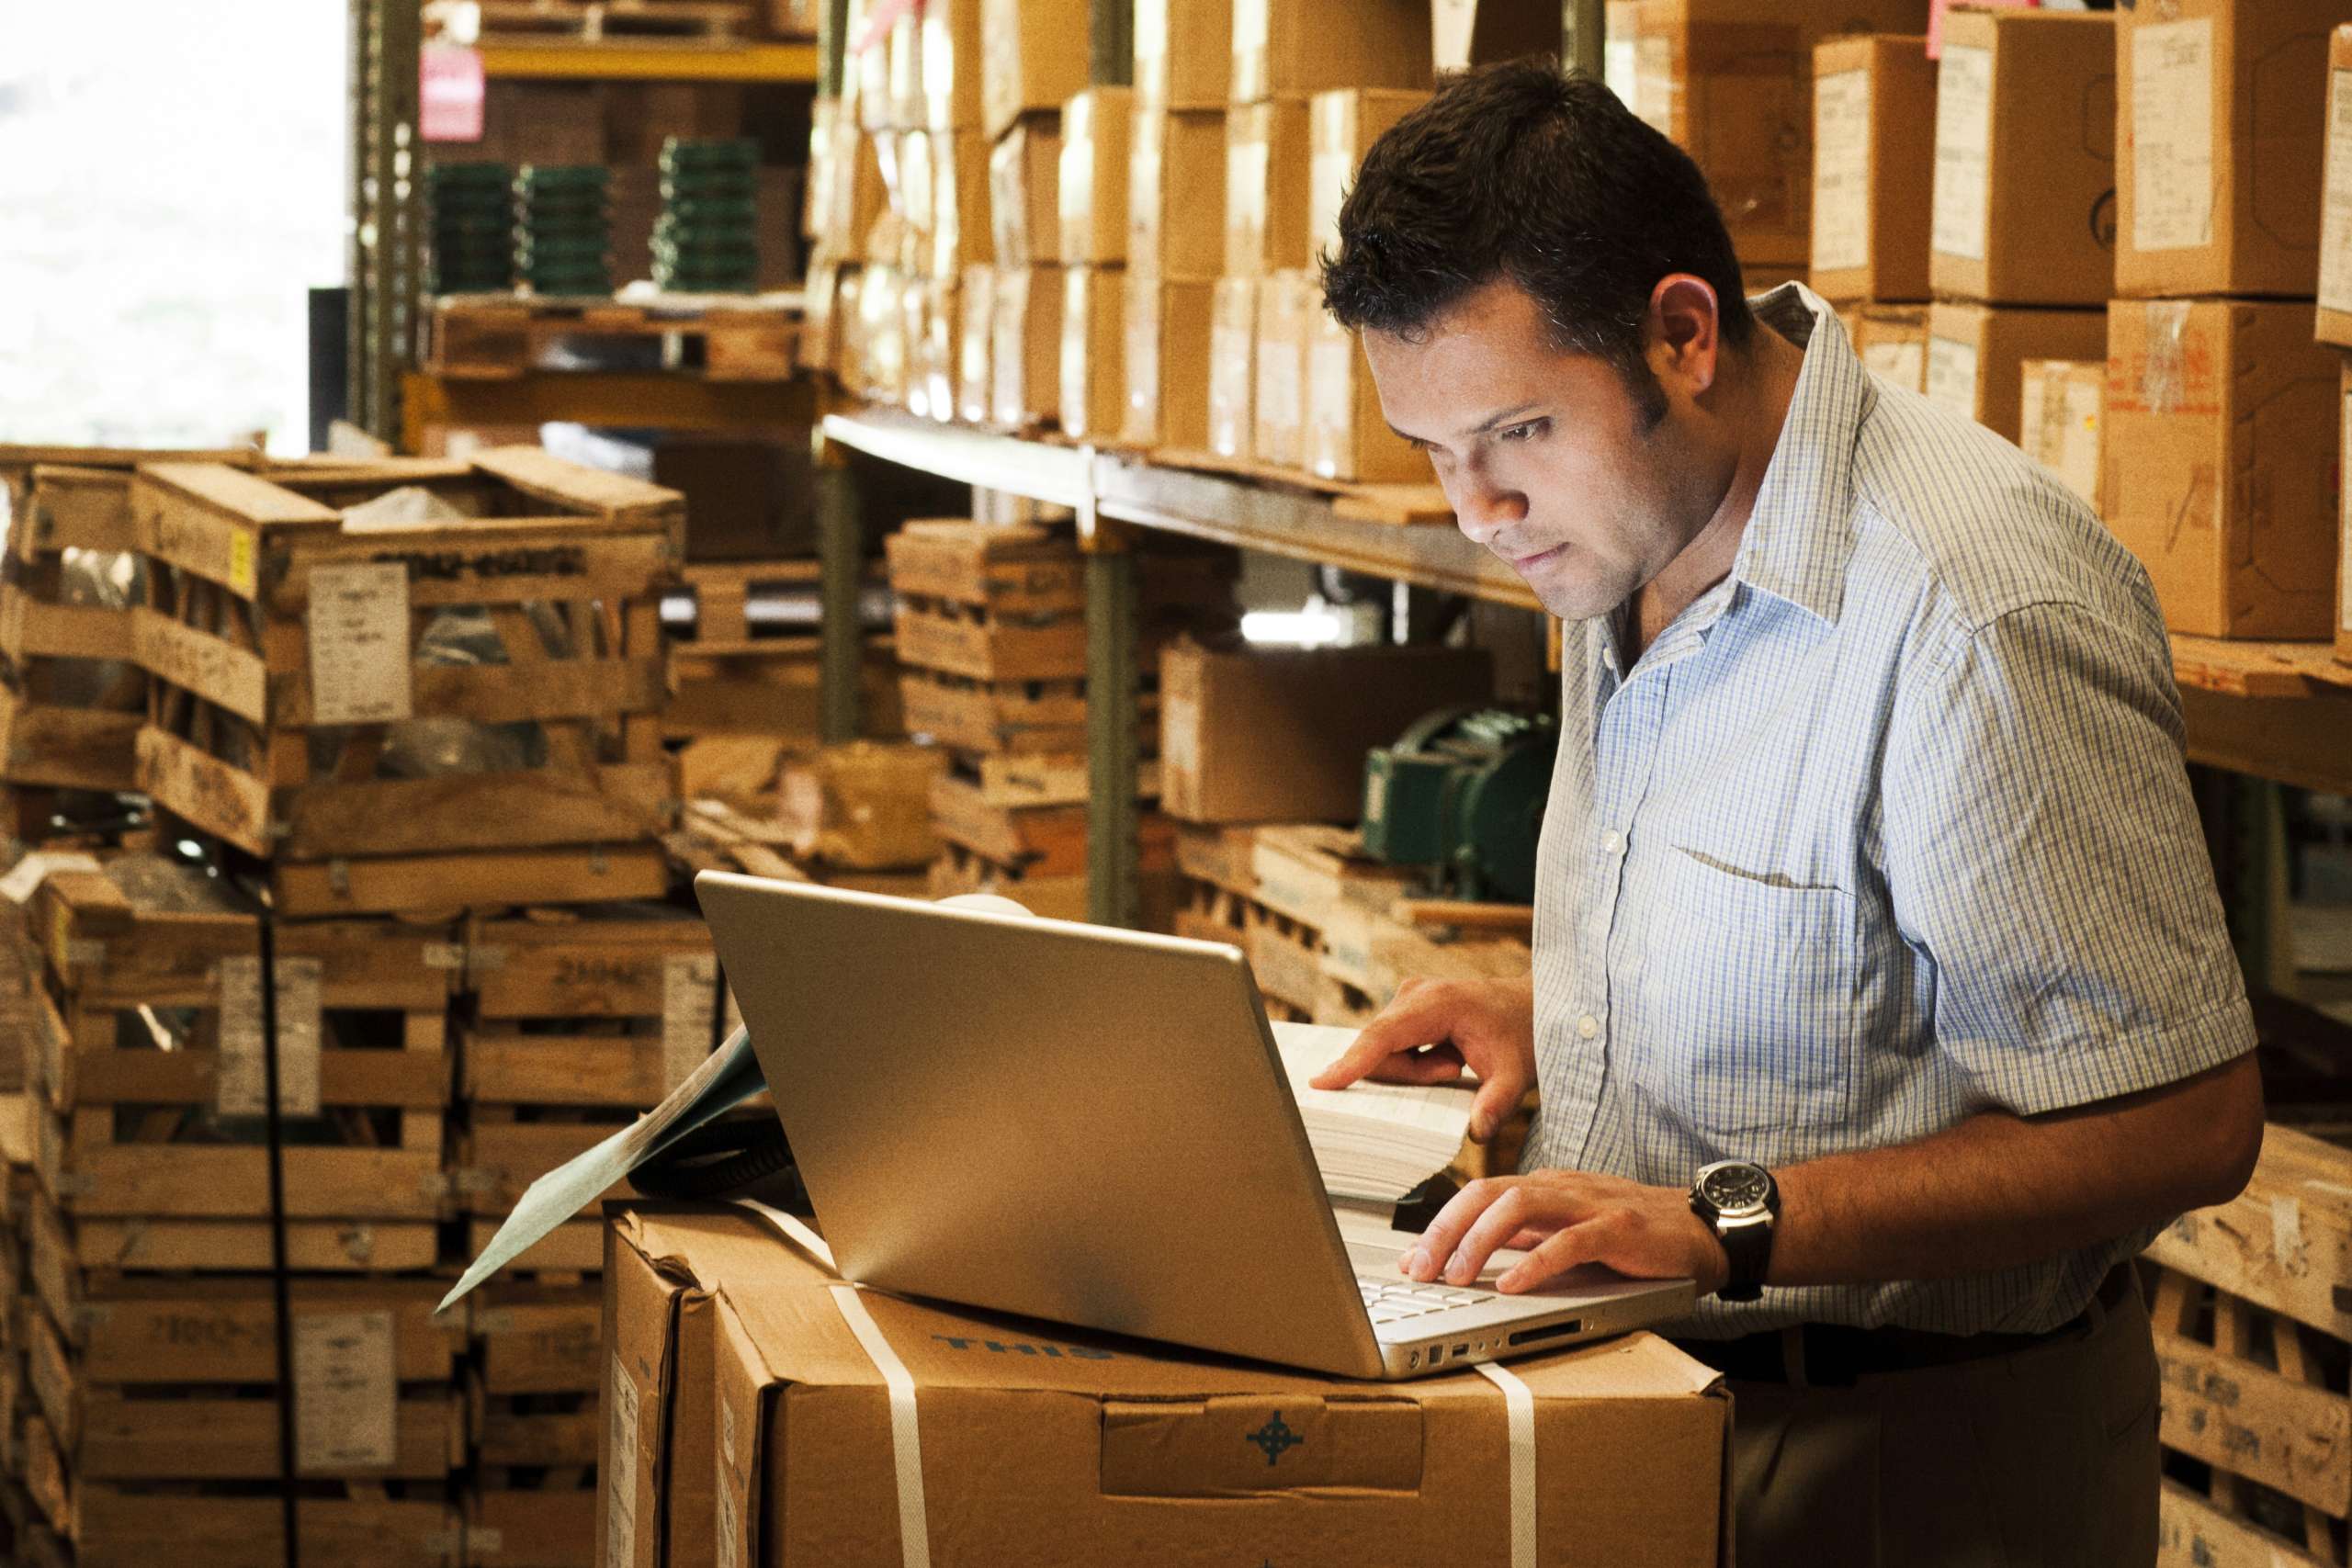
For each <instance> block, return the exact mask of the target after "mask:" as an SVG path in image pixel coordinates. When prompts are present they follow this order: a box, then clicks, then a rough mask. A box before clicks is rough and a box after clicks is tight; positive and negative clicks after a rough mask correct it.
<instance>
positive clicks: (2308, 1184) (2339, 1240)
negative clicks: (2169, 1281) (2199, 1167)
mask: <svg viewBox="0 0 2352 1568" xmlns="http://www.w3.org/2000/svg"><path fill="white" fill-rule="evenodd" d="M2147 1255H2148V1257H2149V1258H2152V1259H2154V1261H2155V1262H2157V1263H2160V1264H2162V1265H2164V1266H2165V1268H2167V1269H2178V1270H2180V1271H2181V1272H2182V1273H2184V1274H2187V1275H2188V1276H2189V1277H2190V1278H2192V1279H2197V1280H2203V1281H2205V1282H2206V1283H2207V1284H2210V1285H2214V1286H2218V1287H2219V1288H2220V1289H2222V1290H2223V1291H2225V1292H2229V1293H2230V1294H2231V1295H2233V1296H2236V1297H2238V1298H2239V1299H2241V1300H2243V1301H2246V1302H2250V1303H2253V1304H2255V1305H2256V1306H2259V1307H2262V1308H2264V1309H2266V1310H2267V1311H2270V1312H2275V1313H2278V1314H2282V1315H2284V1316H2287V1317H2290V1318H2292V1319H2294V1320H2295V1321H2296V1322H2298V1323H2305V1324H2309V1325H2311V1326H2312V1327H2313V1328H2316V1329H2319V1330H2320V1331H2322V1332H2323V1333H2325V1334H2329V1335H2332V1336H2334V1337H2336V1338H2338V1339H2352V1151H2346V1150H2344V1149H2339V1148H2337V1147H2335V1146H2334V1145H2330V1144H2324V1143H2322V1142H2321V1141H2320V1140H2318V1139H2317V1138H2313V1137H2311V1136H2309V1135H2308V1134H2302V1133H2299V1132H2296V1131H2295V1130H2294V1129H2293V1128H2290V1127H2283V1126H2280V1125H2278V1124H2277V1123H2275V1122H2274V1123H2272V1124H2271V1125H2269V1126H2268V1127H2267V1128H2265V1129H2264V1132H2263V1140H2262V1157H2261V1159H2260V1161H2259V1162H2258V1163H2257V1164H2256V1168H2255V1172H2254V1178H2253V1179H2252V1180H2251V1181H2249V1182H2248V1183H2247V1185H2246V1188H2245V1191H2243V1192H2241V1193H2240V1194H2239V1195H2238V1196H2237V1197H2236V1198H2234V1199H2233V1200H2231V1201H2229V1202H2227V1203H2224V1204H2222V1205H2221V1206H2220V1207H2219V1208H2213V1209H2199V1210H2198V1211H2197V1212H2196V1213H2190V1214H2185V1215H2183V1216H2182V1217H2181V1218H2180V1219H2178V1220H2177V1221H2175V1222H2174V1223H2173V1224H2172V1225H2171V1226H2169V1227H2168V1228H2167V1229H2166V1230H2165V1233H2164V1234H2163V1235H2159V1236H2158V1237H2157V1238H2156V1239H2155V1241H2154V1244H2153V1245H2151V1246H2150V1247H2149V1248H2148V1254H2147Z"/></svg>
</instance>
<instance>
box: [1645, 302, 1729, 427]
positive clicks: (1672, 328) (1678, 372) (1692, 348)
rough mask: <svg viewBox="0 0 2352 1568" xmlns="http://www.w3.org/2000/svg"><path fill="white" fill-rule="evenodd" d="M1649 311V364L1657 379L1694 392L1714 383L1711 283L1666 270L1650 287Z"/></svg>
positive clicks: (1718, 327) (1718, 306)
mask: <svg viewBox="0 0 2352 1568" xmlns="http://www.w3.org/2000/svg"><path fill="white" fill-rule="evenodd" d="M1649 317H1650V319H1649V337H1650V368H1651V369H1652V370H1653V371H1655V372H1656V373H1657V378H1658V380H1659V381H1660V382H1662V383H1663V384H1665V385H1667V386H1669V387H1679V388H1680V389H1682V390H1683V392H1684V394H1685V395H1687V396H1689V397H1693V398H1695V397H1698V396H1699V395H1700V394H1702V393H1703V392H1705V391H1706V390H1707V389H1709V388H1710V387H1713V385H1714V384H1715V362H1716V358H1717V355H1719V354H1720V352H1721V350H1722V347H1723V317H1722V302H1721V301H1720V300H1719V299H1716V297H1715V289H1714V286H1713V284H1711V283H1709V282H1708V281H1707V280H1706V279H1705V278H1703V277H1697V276H1692V275H1691V274H1690V273H1687V272H1676V273H1668V275H1667V276H1664V277H1662V278H1659V279H1658V282H1657V288H1653V289H1652V290H1650V311H1649Z"/></svg>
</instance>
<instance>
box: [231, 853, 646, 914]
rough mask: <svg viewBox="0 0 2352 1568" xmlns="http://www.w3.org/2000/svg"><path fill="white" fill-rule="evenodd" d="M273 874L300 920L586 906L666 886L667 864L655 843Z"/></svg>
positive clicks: (317, 866)
mask: <svg viewBox="0 0 2352 1568" xmlns="http://www.w3.org/2000/svg"><path fill="white" fill-rule="evenodd" d="M270 879H271V886H272V888H273V890H274V894H275V897H276V899H277V908H278V909H279V911H280V912H281V913H284V914H287V915H291V916H295V917H298V918H300V917H309V916H315V915H348V914H358V913H365V912H369V911H381V912H393V911H410V910H441V909H464V908H481V907H485V906H503V905H510V904H587V903H597V902H602V901H605V900H607V899H626V898H659V897H662V895H663V894H664V893H665V892H667V891H668V890H669V868H668V866H667V865H666V864H665V863H664V862H663V860H662V850H661V848H660V846H659V845H658V844H651V843H647V844H624V845H616V846H612V847H604V848H593V849H568V848H567V849H547V850H509V851H498V850H474V851H469V852H466V853H463V854H442V855H394V856H383V857H377V858H370V859H357V860H349V861H338V862H332V863H281V864H278V865H276V866H274V867H272V868H271V872H270Z"/></svg>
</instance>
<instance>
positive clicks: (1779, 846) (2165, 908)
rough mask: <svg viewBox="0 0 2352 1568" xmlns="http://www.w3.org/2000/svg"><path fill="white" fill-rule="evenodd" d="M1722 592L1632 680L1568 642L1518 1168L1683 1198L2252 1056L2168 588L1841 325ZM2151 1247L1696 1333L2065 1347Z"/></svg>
mask: <svg viewBox="0 0 2352 1568" xmlns="http://www.w3.org/2000/svg"><path fill="white" fill-rule="evenodd" d="M1754 305H1755V309H1756V310H1757V311H1758V315H1759V316H1760V317H1761V318H1762V320H1763V321H1765V323H1766V324H1767V325H1769V326H1770V327H1771V328H1773V329H1775V330H1777V331H1779V332H1780V333H1781V335H1783V336H1784V337H1787V338H1789V339H1790V340H1791V341H1792V342H1794V343H1796V344H1799V345H1800V346H1802V347H1804V351H1805V354H1804V368H1803V370H1802V372H1801V373H1800V375H1799V378H1798V380H1797V387H1796V392H1795V397H1794V400H1793V401H1792V403H1791V405H1790V408H1789V413H1788V421H1787V423H1786V425H1785V427H1784V428H1783V429H1782V431H1781V440H1780V446H1779V447H1778V449H1777V450H1776V451H1775V452H1774V453H1773V456H1772V461H1771V465H1770V468H1769V470H1768V471H1767V473H1766V474H1765V477H1764V481H1763V486H1762V489H1761V490H1760V491H1758V495H1757V498H1756V505H1755V510H1754V512H1753V513H1752V514H1751V516H1750V517H1749V520H1748V524H1747V534H1746V536H1745V537H1744V538H1743V540H1742V542H1741V545H1740V547H1739V551H1738V555H1737V557H1736V559H1735V560H1734V562H1733V565H1732V570H1731V573H1730V575H1729V576H1728V577H1727V578H1726V579H1725V580H1724V581H1723V582H1722V583H1719V584H1718V585H1716V586H1715V587H1714V588H1713V589H1712V590H1710V591H1709V592H1706V593H1705V594H1703V595H1702V596H1701V597H1700V598H1699V599H1698V601H1697V602H1696V603H1694V604H1691V606H1690V608H1689V609H1687V610H1685V611H1684V612H1683V613H1682V615H1680V616H1679V617H1678V618H1677V619H1676V620H1675V621H1674V623H1673V624H1672V625H1670V626H1668V627H1667V628H1666V629H1665V631H1664V632H1662V633H1661V634H1660V635H1659V636H1658V637H1657V640H1656V641H1655V642H1654V643H1653V644H1652V646H1651V647H1650V648H1649V649H1646V650H1645V652H1644V653H1643V655H1642V657H1641V659H1640V660H1639V661H1638V662H1636V663H1635V664H1634V667H1633V669H1632V670H1631V671H1623V672H1621V671H1620V669H1619V660H1618V647H1619V643H1618V636H1617V631H1616V627H1615V626H1614V624H1613V622H1612V621H1611V619H1610V618H1609V617H1603V618H1601V619H1600V620H1595V621H1589V622H1584V623H1581V624H1577V625H1571V626H1568V627H1567V628H1566V647H1565V653H1564V660H1563V663H1564V675H1563V681H1564V685H1565V693H1564V712H1563V718H1564V722H1563V728H1562V731H1561V747H1560V758H1559V763H1558V767H1557V769H1556V771H1555V773H1554V775H1553V781H1552V792H1551V797H1550V803H1549V806H1548V807H1547V810H1546V816H1545V818H1544V838H1543V846H1542V850H1541V852H1540V856H1541V860H1540V875H1539V884H1538V892H1537V894H1536V905H1535V1007H1536V1062H1537V1068H1538V1076H1539V1079H1540V1082H1541V1085H1542V1089H1543V1109H1542V1111H1541V1114H1540V1115H1539V1117H1538V1119H1537V1124H1536V1127H1535V1129H1534V1133H1533V1136H1532V1139H1531V1141H1530V1144H1529V1145H1528V1150H1527V1154H1526V1156H1525V1158H1524V1159H1523V1161H1522V1168H1528V1169H1533V1168H1539V1167H1558V1168H1569V1169H1581V1170H1590V1171H1602V1172H1609V1173H1613V1174H1616V1175H1619V1176H1624V1177H1629V1178H1632V1179H1635V1180H1638V1181H1643V1182H1648V1183H1655V1184H1658V1185H1664V1186H1674V1187H1682V1186H1687V1185H1688V1184H1689V1183H1690V1181H1691V1177H1692V1175H1693V1173H1694V1172H1696V1171H1697V1170H1698V1168H1700V1167H1701V1166H1702V1165H1704V1164H1706V1163H1708V1162H1709V1161H1711V1160H1716V1159H1725V1158H1732V1157H1740V1158H1747V1159H1754V1160H1758V1161H1760V1162H1761V1163H1763V1164H1765V1165H1767V1166H1789V1165H1794V1164H1797V1163H1800V1162H1802V1161H1804V1160H1807V1159H1811V1158H1814V1157H1816V1156H1823V1155H1828V1154H1835V1153H1839V1152H1844V1151H1849V1150H1856V1149H1871V1148H1878V1147H1883V1146H1885V1145H1894V1144H1902V1143H1905V1142H1908V1141H1911V1140H1915V1139H1918V1138H1922V1137H1926V1136H1928V1134H1934V1133H1937V1132H1940V1131H1942V1130H1943V1129H1946V1128H1949V1127H1951V1126H1952V1125H1953V1124H1955V1123H1957V1122H1961V1121H1962V1120H1964V1119H1965V1118H1967V1117H1969V1116H1971V1115H1973V1114H1975V1113H1977V1112H1980V1111H1986V1110H1991V1109H1996V1108H1998V1109H2006V1110H2007V1111H2014V1112H2016V1113H2018V1114H2019V1115H2031V1114H2034V1113H2035V1112H2038V1111H2052V1110H2056V1109H2059V1108H2061V1107H2065V1106H2074V1105H2081V1104H2084V1103H2086V1102H2088V1101H2092V1100H2105V1099H2108V1098H2110V1097H2112V1096H2116V1095H2121V1094H2128V1093H2131V1092H2132V1091H2134V1090H2138V1089H2149V1088H2153V1087H2154V1086H2157V1085H2160V1084H2165V1083H2168V1082H2171V1081H2173V1080H2175V1079H2177V1078H2180V1077H2186V1076H2188V1075H2189V1074H2192V1073H2196V1072H2199V1071H2200V1070H2202V1069H2205V1068H2208V1067H2211V1066H2216V1065H2218V1064H2220V1063H2222V1062H2225V1061H2228V1060H2229V1059H2231V1058H2233V1057H2234V1056H2236V1055H2240V1054H2241V1053H2243V1052H2245V1051H2248V1050H2251V1049H2252V1048H2253V1046H2254V1027H2253V1021H2252V1017H2251V1015H2250V1013H2249V1011H2248V1010H2247V1006H2246V999H2245V988H2244V983H2243V981H2242V979H2241V977H2240V975H2239V971H2238V967H2237V964H2236V961H2235V959H2234V957H2233V954H2232V953H2231V949H2230V945H2229V942H2228V938H2227V936H2226V935H2225V933H2224V931H2223V927H2222V908H2221V902H2220V899H2219V898H2218V897H2216V895H2215V892H2214V888H2213V878H2212V872H2211V866H2210V863H2208V861H2207V859H2206V854H2205V850H2204V846H2203V841H2202V840H2201V839H2200V837H2199V829H2198V823H2197V818H2196V814H2195V811H2194V809H2193V807H2192V805H2191V802H2190V799H2189V792H2188V777H2187V774H2186V773H2185V771H2184V769H2183V767H2182V752H2181V725H2180V700H2179V694H2178V693H2177V690H2176V688H2175V687H2174V684H2173V676H2172V656H2171V649H2170V646H2169V644H2168V642H2167V641H2166V638H2165V629H2164V623H2163V620H2162V617H2161V616H2160V615H2158V613H2157V610H2156V604H2155V599H2154V593H2153V592H2151V590H2150V588H2149V586H2148V579H2147V576H2146V574H2145V573H2144V572H2143V570H2141V568H2140V566H2139V564H2138V562H2136V561H2135V560H2133V559H2132V558H2131V556H2130V555H2129V554H2127V553H2126V552H2125V551H2124V550H2123V549H2122V548H2121V547H2120V546H2119V545H2118V544H2117V543H2116V542H2115V540H2114V538H2113V537H2112V536H2110V535H2109V533H2108V532H2107V530H2106V529H2105V528H2104V527H2102V526H2101V525H2100V524H2099V523H2098V520H2097V519H2096V518H2095V517H2093V516H2092V514H2091V513H2089V511H2087V510H2086V508H2085V507H2084V506H2083V505H2082V503H2081V502H2079V501H2077V500H2076V499H2075V497H2074V495H2073V494H2072V493H2071V492H2070V491H2068V490H2067V489H2066V488H2065V487H2064V485H2062V484H2060V483H2059V482H2058V481H2057V480H2056V479H2053V478H2052V477H2051V476H2050V475H2049V474H2047V473H2045V472H2043V471H2042V470H2041V468H2039V467H2037V466H2036V465H2035V464H2034V463H2032V462H2031V461H2030V460H2029V459H2028V458H2026V457H2024V455H2023V454H2021V453H2020V452H2018V449H2017V448H2016V447H2015V446H2011V445H2010V444H2009V443H2007V441H2004V440H2002V439H2001V438H2000V437H1999V436H1997V435H1996V434H1992V433H1991V432H1990V431H1987V430H1985V429H1983V428H1982V427H1980V426H1978V425H1975V424H1973V423H1968V422H1967V421H1964V420H1962V419H1959V418H1957V417H1955V416H1954V415H1952V414H1951V413H1948V412H1944V411H1941V410H1939V409H1937V408H1935V407H1933V406H1931V405H1930V404H1929V403H1928V401H1927V400H1925V399H1923V398H1920V397H1917V396H1916V395H1914V394H1912V393H1911V392H1909V391H1906V390H1904V389H1898V388H1896V387H1894V386H1893V385H1891V384H1890V383H1888V382H1885V381H1883V380H1879V379H1877V378H1874V377H1872V376H1871V374H1870V373H1869V371H1867V370H1866V369H1865V368H1864V367H1863V366H1862V364H1861V361H1860V359H1858V358H1857V357H1856V356H1855V355H1854V351H1853V347H1852V344H1850V343H1849V341H1848V339H1847V336H1846V331H1845V328H1844V327H1843V326H1842V325H1841V324H1840V323H1839V322H1838V318H1837V317H1836V315H1835V314H1834V313H1832V312H1831V311H1830V310H1829V308H1828V307H1827V306H1826V305H1825V304H1823V303H1822V302H1821V300H1820V299H1818V298H1817V297H1815V295H1813V294H1811V293H1810V292H1808V291H1806V290H1805V289H1804V288H1800V287H1799V286H1797V285H1794V284H1790V285H1787V286H1784V287H1782V288H1778V289H1775V290H1774V291H1773V292H1772V293H1770V294H1769V295H1766V296H1764V297H1762V298H1761V299H1758V300H1756V301H1755V302H1754ZM2154 1232H2155V1227H2153V1226H2152V1227H2150V1229H2149V1230H2147V1231H2145V1232H2143V1233H2141V1234H2140V1235H2131V1236H2122V1237H2119V1238H2117V1239H2116V1240H2115V1241H2114V1242H2113V1243H2112V1244H2111V1245H2109V1246H2105V1247H2092V1248H2088V1249H2086V1250H2085V1251H2081V1252H2076V1253H2070V1254H2068V1255H2066V1256H2064V1257H2061V1258H2053V1259H2052V1260H2050V1261H2047V1262H2043V1263H2037V1264H2033V1265H2031V1266H2029V1267H2026V1268H2021V1269H2007V1270H2004V1271H2002V1272H1999V1273H1994V1274H1985V1275H1976V1276H1971V1277H1968V1278H1964V1279H1959V1280H1943V1281H1937V1282H1921V1281H1898V1282H1894V1283H1890V1284H1883V1285H1868V1286H1847V1287H1834V1288H1813V1289H1801V1290H1781V1289H1770V1290H1767V1291H1766V1292H1765V1293H1764V1299H1763V1300H1762V1301H1760V1302H1757V1303H1748V1304H1746V1305H1741V1306H1732V1305H1726V1304H1724V1303H1721V1302H1715V1301H1712V1300H1711V1301H1708V1302H1705V1303H1702V1304H1701V1307H1700V1311H1699V1315H1698V1317H1697V1318H1696V1319H1694V1320H1692V1321H1691V1322H1690V1323H1688V1324H1684V1325H1678V1327H1677V1331H1678V1332H1686V1333H1692V1334H1697V1335H1705V1336H1719V1335H1729V1334H1742V1333H1750V1332H1754V1331H1757V1330H1759V1329H1768V1328H1777V1327H1782V1326H1785V1325H1790V1324H1794V1323H1801V1322H1826V1323H1848V1324H1859V1325H1879V1324H1899V1325H1904V1326H1906V1327H1911V1328H1921V1329H1932V1330H1937V1331H1939V1332H1943V1333H1948V1334H1971V1333H1978V1332H1983V1331H1987V1330H1998V1331H2004V1332H2025V1331H2032V1330H2039V1329H2044V1328H2050V1327H2054V1326H2056V1325H2059V1324H2062V1323H2064V1322H2065V1321H2066V1320H2067V1319H2069V1318H2071V1317H2073V1316H2074V1315H2075V1314H2077V1313H2079V1312H2080V1311H2081V1310H2082V1308H2083V1306H2084V1304H2085V1303H2086V1301H2087V1300H2088V1299H2089V1297H2090V1294H2091V1292H2092V1291H2093V1290H2094V1289H2095V1288H2096V1287H2097V1285H2098V1282H2099V1280H2101V1278H2103V1277H2104V1276H2105V1275H2106V1273H2107V1272H2108V1270H2109V1269H2110V1268H2111V1267H2112V1266H2113V1265H2114V1264H2115V1263H2116V1262H2117V1261H2118V1260H2119V1259H2121V1258H2126V1257H2129V1256H2131V1254H2133V1253H2136V1252H2137V1251H2139V1250H2140V1248H2141V1247H2143V1246H2144V1245H2145V1244H2146V1242H2147V1240H2148V1239H2149V1238H2150V1237H2151V1236H2153V1235H2154Z"/></svg>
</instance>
